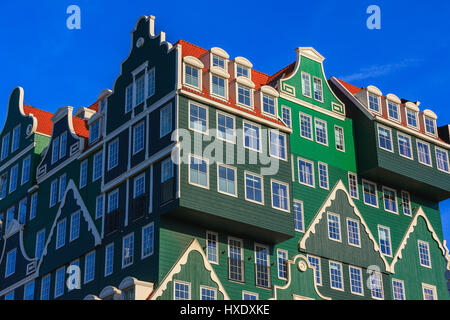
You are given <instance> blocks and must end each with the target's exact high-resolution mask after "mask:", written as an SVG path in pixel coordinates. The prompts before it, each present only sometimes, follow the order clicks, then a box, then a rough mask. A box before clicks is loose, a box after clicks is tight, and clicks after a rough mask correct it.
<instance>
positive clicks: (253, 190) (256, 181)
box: [245, 173, 264, 203]
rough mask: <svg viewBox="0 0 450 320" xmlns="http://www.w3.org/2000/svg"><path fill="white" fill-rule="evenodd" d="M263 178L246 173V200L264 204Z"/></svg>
mask: <svg viewBox="0 0 450 320" xmlns="http://www.w3.org/2000/svg"><path fill="white" fill-rule="evenodd" d="M262 179H263V178H262V177H260V176H257V175H254V174H251V173H245V199H246V200H250V201H254V202H258V203H263V202H264V199H263V180H262Z"/></svg>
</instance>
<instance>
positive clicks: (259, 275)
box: [255, 245, 270, 288]
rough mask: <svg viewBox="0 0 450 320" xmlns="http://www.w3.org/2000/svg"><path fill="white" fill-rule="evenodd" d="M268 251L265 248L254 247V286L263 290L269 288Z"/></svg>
mask: <svg viewBox="0 0 450 320" xmlns="http://www.w3.org/2000/svg"><path fill="white" fill-rule="evenodd" d="M268 251H269V249H268V248H267V247H265V246H260V245H255V274H256V285H257V286H260V287H264V288H269V287H270V268H269V253H268Z"/></svg>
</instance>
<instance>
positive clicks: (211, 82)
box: [209, 72, 237, 101]
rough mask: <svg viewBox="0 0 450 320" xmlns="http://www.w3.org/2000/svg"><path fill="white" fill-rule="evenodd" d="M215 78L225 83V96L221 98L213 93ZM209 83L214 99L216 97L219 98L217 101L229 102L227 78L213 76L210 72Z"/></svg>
mask: <svg viewBox="0 0 450 320" xmlns="http://www.w3.org/2000/svg"><path fill="white" fill-rule="evenodd" d="M213 77H216V78H218V79H219V80H223V82H224V85H223V87H224V90H223V93H224V95H223V96H221V95H220V94H217V93H214V92H213ZM209 83H210V88H211V90H210V95H211V96H212V97H215V98H217V99H221V100H227V101H228V79H226V78H224V77H221V76H219V75H217V74H212V73H211V72H210V73H209ZM236 100H237V99H236Z"/></svg>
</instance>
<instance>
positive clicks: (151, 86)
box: [147, 68, 156, 98]
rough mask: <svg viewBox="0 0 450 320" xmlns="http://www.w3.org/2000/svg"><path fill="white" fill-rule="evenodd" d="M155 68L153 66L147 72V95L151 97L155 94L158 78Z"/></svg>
mask: <svg viewBox="0 0 450 320" xmlns="http://www.w3.org/2000/svg"><path fill="white" fill-rule="evenodd" d="M155 76H156V72H155V68H151V69H150V71H149V72H148V73H147V97H148V98H150V97H151V96H153V95H154V94H155V87H156V80H155Z"/></svg>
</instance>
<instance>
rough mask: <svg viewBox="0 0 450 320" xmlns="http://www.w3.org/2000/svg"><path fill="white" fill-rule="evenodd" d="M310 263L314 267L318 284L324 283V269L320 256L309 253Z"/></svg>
mask: <svg viewBox="0 0 450 320" xmlns="http://www.w3.org/2000/svg"><path fill="white" fill-rule="evenodd" d="M308 261H309V264H310V265H311V266H312V267H313V268H314V280H315V282H316V284H317V285H318V286H321V285H322V271H321V267H320V258H318V257H314V256H310V255H308Z"/></svg>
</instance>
